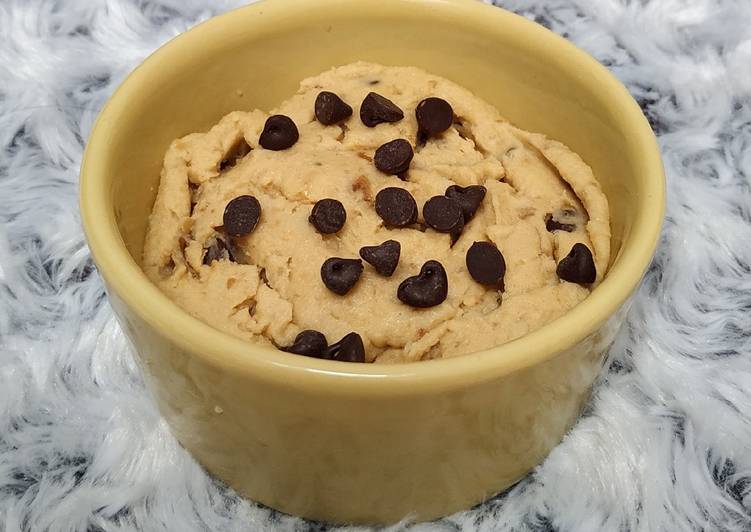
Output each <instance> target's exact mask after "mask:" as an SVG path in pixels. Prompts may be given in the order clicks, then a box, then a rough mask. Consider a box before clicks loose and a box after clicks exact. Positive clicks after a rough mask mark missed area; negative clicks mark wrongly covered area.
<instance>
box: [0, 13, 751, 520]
mask: <svg viewBox="0 0 751 532" xmlns="http://www.w3.org/2000/svg"><path fill="white" fill-rule="evenodd" d="M240 3H241V2H239V1H233V0H222V1H213V0H67V1H63V0H58V1H54V0H3V1H2V2H1V3H0V147H1V148H0V149H1V150H2V151H0V528H3V529H4V530H7V531H9V532H11V531H16V530H29V531H35V532H36V531H47V530H50V531H91V532H94V531H101V530H105V531H110V530H112V531H129V530H146V531H158V530H177V531H193V530H323V529H325V528H326V527H325V526H323V525H312V524H308V523H305V522H304V521H302V520H299V519H297V518H293V517H289V516H285V515H281V514H279V513H277V512H274V511H271V510H268V509H265V508H261V507H259V506H257V505H255V504H253V503H251V502H248V501H246V500H243V499H241V498H239V497H237V496H236V495H235V494H234V493H233V492H232V491H231V490H229V489H228V488H227V487H225V486H223V485H222V484H221V483H219V482H217V481H215V480H212V479H211V478H209V477H208V476H207V475H206V474H205V473H204V472H203V471H202V470H201V468H199V467H198V466H197V465H196V464H195V463H194V462H193V461H192V459H191V458H190V457H189V456H188V455H187V454H186V452H184V451H183V450H182V449H181V448H180V447H179V446H178V445H177V444H176V442H175V440H174V439H173V438H172V437H171V436H170V435H169V433H168V431H167V430H166V428H165V426H164V425H163V423H162V422H161V421H160V418H159V416H158V414H157V412H156V410H155V408H154V406H153V404H152V402H151V401H150V399H149V397H148V395H147V394H146V393H145V391H144V388H143V384H142V382H141V379H140V377H139V374H138V372H137V370H136V367H135V365H134V362H133V360H132V358H131V355H130V353H129V352H128V350H127V348H126V343H125V340H124V338H123V336H122V334H121V332H120V330H119V328H118V327H117V325H116V323H115V321H114V320H113V318H112V314H111V311H110V309H109V307H108V305H107V303H106V301H105V298H104V294H103V290H102V284H101V282H100V279H99V278H98V276H97V274H96V272H95V270H94V268H93V266H92V263H91V260H90V257H89V254H88V251H87V248H86V245H85V244H84V240H83V236H82V232H81V228H80V221H79V215H78V212H77V177H78V168H79V165H80V161H81V154H82V150H83V148H84V143H85V139H86V138H87V136H88V134H89V131H90V129H91V126H92V123H93V121H94V119H95V117H96V115H97V112H98V110H99V109H100V107H101V106H102V104H103V103H104V101H105V99H106V98H107V96H108V95H109V94H110V93H111V92H112V91H113V90H114V88H115V87H116V86H117V85H118V83H120V81H122V79H123V78H124V77H125V76H126V75H127V73H128V72H129V70H130V69H132V68H133V67H134V66H135V65H136V64H137V63H138V62H139V61H141V60H142V59H143V58H144V57H145V56H146V55H147V54H149V53H150V52H151V51H152V50H154V49H155V48H157V47H158V46H159V45H160V44H162V43H163V42H165V41H166V40H168V39H170V38H171V37H173V36H175V35H176V34H178V33H179V32H182V31H184V30H186V29H187V28H189V27H190V26H192V25H194V24H196V23H197V22H200V21H202V20H204V19H206V18H208V17H210V16H212V15H214V14H216V13H218V12H221V11H223V10H226V9H229V8H231V7H235V6H236V5H239V4H240ZM498 3H499V4H501V5H503V6H504V7H506V8H509V9H512V10H514V11H517V12H520V13H523V14H524V15H525V16H528V17H530V18H533V19H535V20H537V21H538V22H540V23H542V24H544V25H546V26H548V27H550V28H552V29H553V30H554V31H556V32H558V33H560V34H563V35H564V36H566V37H567V38H569V39H571V40H572V41H573V42H575V43H576V44H578V45H579V46H580V47H582V48H584V49H585V50H587V51H589V52H590V53H592V54H593V55H594V56H596V57H597V58H598V59H599V60H600V61H601V62H603V63H604V64H605V65H607V66H608V67H609V68H610V69H611V70H612V71H613V72H614V73H615V74H616V75H617V76H618V77H619V78H620V79H621V80H623V82H624V83H625V84H626V85H627V86H628V87H629V88H630V90H631V92H632V93H633V95H634V96H635V97H636V98H637V99H638V101H639V102H640V103H641V105H642V106H643V108H644V110H645V113H646V114H647V116H648V117H649V119H650V121H651V123H652V125H653V127H654V129H655V131H656V132H657V134H658V135H659V139H660V143H661V146H662V150H663V154H664V160H665V164H666V167H667V174H668V181H669V185H668V187H669V196H668V197H669V200H668V218H667V222H666V224H665V228H664V232H663V238H662V242H661V246H660V249H659V251H658V254H657V257H656V259H655V261H654V265H653V267H652V268H651V269H650V271H649V274H648V275H647V278H646V280H645V283H644V285H643V287H642V288H641V290H640V292H639V295H638V297H637V299H636V302H635V304H634V307H633V310H632V312H631V314H630V316H629V321H628V325H627V326H626V327H625V328H624V330H623V331H622V333H621V334H620V336H619V337H618V340H617V342H616V344H615V346H614V347H613V349H612V351H611V355H610V359H609V363H608V365H607V371H605V372H604V373H603V375H602V376H601V378H600V380H599V382H598V384H597V387H596V390H595V394H594V396H593V399H592V400H591V402H590V404H589V407H588V409H587V412H586V415H585V416H584V417H583V418H582V419H581V420H580V421H579V423H578V424H577V425H576V427H575V428H574V429H573V430H572V431H571V433H570V434H569V435H568V436H567V437H566V439H565V440H564V442H563V443H562V444H561V445H560V446H559V447H557V448H556V449H555V450H554V452H553V453H552V455H551V456H550V457H549V458H548V460H547V461H546V462H545V463H544V464H542V465H541V466H540V467H538V468H537V469H536V470H535V471H534V472H533V473H532V474H530V475H529V476H528V477H527V478H526V479H525V480H523V481H522V482H521V483H519V484H518V485H517V486H515V487H514V488H512V489H510V490H509V491H508V492H507V493H505V494H503V495H501V496H499V497H497V498H495V499H493V500H491V501H489V502H487V503H485V504H483V505H481V506H479V507H477V508H475V509H472V510H469V511H467V512H465V513H460V514H457V515H454V516H451V517H449V518H447V519H444V520H441V521H439V522H436V523H429V524H418V525H414V526H413V527H412V528H411V529H412V530H438V531H454V530H483V531H490V530H519V531H522V530H527V531H540V532H542V531H585V532H586V531H590V530H593V531H594V530H605V531H611V530H612V531H629V530H644V531H682V530H712V531H719V530H751V335H750V333H749V331H751V189H750V185H751V181H750V179H751V177H750V176H751V99H750V98H751V2H750V1H748V0H651V1H650V0H506V1H501V2H498ZM411 526H412V525H410V524H401V525H398V526H395V527H394V528H393V530H401V529H403V528H409V527H411Z"/></svg>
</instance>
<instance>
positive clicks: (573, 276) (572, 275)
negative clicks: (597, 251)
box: [555, 243, 597, 284]
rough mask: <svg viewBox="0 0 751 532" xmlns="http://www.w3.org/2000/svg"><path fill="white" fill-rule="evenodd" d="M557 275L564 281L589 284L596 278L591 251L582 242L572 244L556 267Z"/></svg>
mask: <svg viewBox="0 0 751 532" xmlns="http://www.w3.org/2000/svg"><path fill="white" fill-rule="evenodd" d="M555 271H556V273H557V274H558V277H560V278H561V279H563V280H564V281H568V282H570V283H577V284H591V283H594V282H595V279H597V270H596V269H595V261H594V259H593V258H592V252H591V251H590V250H589V248H588V247H587V246H585V245H584V244H582V243H576V244H574V247H572V248H571V251H570V252H569V254H568V255H566V256H565V257H564V258H563V259H561V262H559V263H558V267H557V268H556V270H555Z"/></svg>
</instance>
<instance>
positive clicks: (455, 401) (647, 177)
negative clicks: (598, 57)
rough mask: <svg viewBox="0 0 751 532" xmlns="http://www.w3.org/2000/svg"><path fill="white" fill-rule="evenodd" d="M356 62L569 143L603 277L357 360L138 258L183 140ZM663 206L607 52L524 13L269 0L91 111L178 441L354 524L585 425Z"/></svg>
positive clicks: (479, 489) (437, 3)
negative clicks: (265, 327) (266, 333)
mask: <svg viewBox="0 0 751 532" xmlns="http://www.w3.org/2000/svg"><path fill="white" fill-rule="evenodd" d="M358 59H362V60H367V61H375V62H379V63H385V64H393V65H414V66H418V67H422V68H424V69H426V70H428V71H430V72H433V73H435V74H439V75H441V76H445V77H447V78H449V79H451V80H454V81H456V82H457V83H459V84H461V85H464V86H465V87H468V88H469V89H471V90H472V91H474V92H475V93H476V94H477V95H478V96H480V97H482V98H484V99H485V100H487V101H489V102H490V103H492V104H493V105H495V106H497V107H498V109H500V111H501V113H502V114H503V115H505V116H506V117H507V118H508V119H510V120H511V121H512V122H514V123H516V124H518V125H519V126H521V127H523V128H526V129H529V130H532V131H539V132H543V133H546V134H548V135H550V136H551V137H553V138H555V139H559V140H561V141H563V142H565V143H566V144H568V145H569V146H570V147H571V148H572V149H573V150H574V151H576V152H578V153H579V154H581V155H582V157H583V158H584V159H585V160H586V161H587V162H588V163H589V164H590V165H591V166H592V167H593V169H594V171H595V173H596V175H597V176H598V178H599V180H600V182H601V183H602V186H603V188H604V190H605V192H606V194H607V196H608V199H609V200H610V206H611V212H612V230H613V240H612V245H613V259H612V263H611V267H610V272H609V273H608V275H607V277H606V279H605V280H604V281H603V282H602V284H601V285H600V286H598V287H597V288H596V289H595V290H594V291H593V293H592V294H591V295H590V297H589V298H588V299H587V300H585V301H584V302H583V303H581V304H580V305H579V306H577V307H576V308H574V309H573V310H572V311H570V312H569V313H568V314H566V315H565V316H564V317H562V318H561V319H559V320H557V321H555V322H554V323H551V324H550V325H547V326H546V327H543V328H542V329H540V330H538V331H536V332H534V333H532V334H529V335H527V336H525V337H523V338H520V339H518V340H515V341H513V342H510V343H508V344H506V345H503V346H500V347H497V348H494V349H490V350H488V351H484V352H481V353H476V354H472V355H467V356H462V357H457V358H452V359H447V360H434V361H426V362H418V363H411V364H405V365H394V366H383V365H372V364H348V363H341V362H333V361H326V360H317V359H312V358H307V357H300V356H295V355H291V354H287V353H282V352H280V351H274V350H271V349H267V348H263V347H257V346H254V345H251V344H248V343H245V342H243V341H242V340H239V339H236V338H233V337H230V336H228V335H226V334H223V333H221V332H219V331H217V330H215V329H213V328H211V327H210V326H208V325H206V324H204V323H202V322H200V321H198V320H196V319H194V318H193V317H191V316H190V315H188V314H187V313H185V312H183V311H182V310H180V309H179V308H178V307H177V306H176V305H175V304H173V303H172V302H171V301H170V300H169V299H167V297H166V296H165V295H164V294H162V293H161V292H160V291H159V290H158V289H157V288H156V287H155V286H154V285H152V284H151V283H150V282H149V280H148V279H147V278H146V276H145V275H144V273H143V272H142V271H141V269H140V268H139V265H138V264H139V260H140V257H141V248H142V245H143V239H144V233H145V229H146V223H147V217H148V214H149V212H150V210H151V207H152V203H153V201H154V196H155V193H156V189H157V183H158V180H159V171H160V167H161V163H162V156H163V154H164V152H165V150H166V148H167V146H168V144H169V142H170V141H171V140H172V139H174V138H176V137H179V136H181V135H185V134H186V133H190V132H193V131H201V130H205V129H207V128H208V127H209V126H211V125H212V124H213V123H215V122H216V121H217V120H218V119H219V118H220V117H221V116H222V115H223V114H225V113H227V112H229V111H232V110H236V109H246V110H248V109H253V108H255V107H259V108H262V109H269V108H271V107H273V106H274V105H276V104H278V103H280V102H281V101H282V100H284V99H285V98H286V97H288V96H289V95H291V94H292V93H294V91H295V90H296V88H297V84H298V82H299V81H300V80H301V79H303V78H305V77H307V76H310V75H312V74H316V73H318V72H321V71H323V70H326V69H328V68H329V67H331V66H333V65H341V64H345V63H348V62H351V61H355V60H358ZM663 208H664V176H663V170H662V165H661V161H660V155H659V151H658V147H657V144H656V142H655V138H654V136H653V134H652V131H651V130H650V128H649V125H648V124H647V122H646V120H645V119H644V117H643V116H642V113H641V112H640V110H639V107H638V106H637V105H636V103H635V102H634V100H633V99H632V98H631V96H630V95H629V94H628V92H627V91H626V89H625V88H624V87H623V86H622V85H621V84H620V83H618V81H616V79H615V78H614V77H613V76H612V75H611V74H610V73H608V71H607V70H606V69H605V68H603V67H602V66H600V65H599V64H598V63H597V62H596V61H595V60H594V59H592V58H591V57H589V56H588V55H586V54H585V53H583V52H581V51H579V50H578V49H577V48H575V47H574V46H573V45H571V44H569V43H568V42H566V41H565V40H564V39H562V38H560V37H557V36H556V35H554V34H553V33H551V32H549V31H547V30H545V29H543V28H542V27H540V26H538V25H536V24H534V23H532V22H529V21H528V20H525V19H523V18H521V17H518V16H516V15H513V14H510V13H508V12H505V11H503V10H501V9H498V8H494V7H491V6H487V5H483V4H481V3H479V2H474V1H467V0H326V1H322V2H318V1H312V0H268V1H265V2H261V3H257V4H254V5H251V6H249V7H246V8H243V9H239V10H237V11H233V12H231V13H229V14H226V15H223V16H220V17H217V18H214V19H212V20H209V21H208V22H206V23H204V24H201V25H200V26H198V27H196V28H194V29H192V30H190V31H188V32H187V33H185V34H183V35H180V36H179V37H177V38H176V39H174V40H173V41H171V42H169V43H168V44H167V45H165V46H164V47H163V48H161V49H160V50H158V51H157V52H156V53H155V54H154V55H152V56H151V57H149V58H148V59H147V60H146V61H145V62H144V63H143V64H142V65H141V66H139V67H138V68H137V69H136V70H135V71H134V72H133V73H132V74H131V75H130V77H128V79H127V80H126V81H125V82H124V83H123V84H122V86H121V87H120V88H119V89H118V91H117V92H116V93H115V94H114V96H113V97H112V98H111V100H110V101H109V103H108V104H107V106H106V107H105V108H104V110H103V111H102V113H101V115H100V117H99V120H98V121H97V123H96V126H95V128H94V131H93V133H92V134H91V138H90V139H89V143H88V147H87V149H86V154H85V157H84V163H83V167H82V170H81V211H82V215H83V223H84V228H85V231H86V235H87V237H88V241H89V245H90V248H91V252H92V254H93V256H94V259H95V261H96V264H97V266H98V267H99V272H100V274H101V275H102V277H103V278H104V281H105V283H106V286H107V289H108V293H109V298H110V302H111V304H112V307H113V309H114V311H115V313H116V314H117V316H118V318H119V320H120V323H121V324H122V326H123V329H124V330H125V332H126V334H127V336H128V337H129V338H130V339H131V341H132V342H133V345H134V346H135V350H136V352H137V354H138V359H139V360H140V363H141V367H142V369H143V373H144V375H145V377H146V380H147V382H148V383H149V385H150V388H151V390H152V391H153V393H154V395H155V397H156V400H157V402H158V404H159V408H160V411H161V412H162V414H163V415H164V417H165V419H166V420H167V422H168V423H169V425H170V427H171V428H172V431H173V432H174V434H175V436H176V437H177V438H178V439H179V441H180V442H181V443H182V444H183V445H184V446H185V447H186V448H187V449H188V450H189V451H190V452H191V453H192V454H193V456H195V457H196V459H197V460H198V461H199V462H200V463H201V464H203V465H204V466H205V467H206V468H207V469H208V470H209V471H210V472H211V473H213V474H215V475H216V476H218V477H219V478H221V479H223V480H225V481H226V482H227V483H229V485H231V486H232V487H234V488H235V489H237V490H238V491H239V492H240V493H242V494H244V495H246V496H248V497H250V498H251V499H254V500H256V501H259V502H262V503H264V504H267V505H269V506H272V507H274V508H278V509H280V510H282V511H285V512H289V513H292V514H296V515H300V516H304V517H308V518H313V519H321V520H327V521H337V522H372V523H375V522H379V523H383V522H392V521H395V520H398V519H400V518H402V517H404V516H406V515H408V514H411V515H413V516H414V517H416V518H418V519H428V518H432V517H436V516H440V515H444V514H448V513H451V512H454V511H456V510H460V509H462V508H467V507H469V506H470V505H472V504H474V503H477V502H480V501H481V500H483V499H485V498H487V497H489V496H491V495H493V494H494V493H497V492H498V491H499V490H502V489H503V488H505V487H507V486H509V485H510V484H511V483H513V482H515V481H516V480H518V479H519V478H520V477H522V476H523V475H524V474H525V473H527V472H528V471H529V470H530V468H532V467H534V466H535V465H536V464H538V463H539V462H540V461H541V460H542V459H543V458H545V456H546V455H547V454H548V452H549V451H550V449H551V448H552V447H553V446H555V445H556V444H557V443H558V442H559V441H560V439H561V437H562V436H563V434H564V433H565V432H566V430H568V428H569V427H570V426H571V425H572V423H573V422H574V420H575V419H576V417H577V415H578V414H579V412H580V409H581V407H582V403H583V402H584V400H585V399H586V398H587V396H588V393H589V389H590V386H591V384H592V381H593V379H594V378H595V376H596V375H597V373H598V371H599V370H600V368H601V365H602V360H603V355H604V353H605V351H606V349H607V347H608V346H609V345H610V343H611V342H612V340H613V336H614V334H615V332H616V331H617V329H618V327H619V326H620V324H621V323H622V321H623V318H624V314H625V310H626V308H627V306H628V300H629V296H630V295H631V294H632V293H633V291H634V289H635V288H636V287H637V285H638V284H639V281H640V279H641V277H642V275H643V273H644V271H645V269H646V268H647V265H648V264H649V262H650V259H651V257H652V254H653V252H654V249H655V246H656V243H657V240H658V235H659V232H660V226H661V222H662V218H663Z"/></svg>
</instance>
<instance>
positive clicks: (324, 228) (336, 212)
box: [308, 198, 347, 235]
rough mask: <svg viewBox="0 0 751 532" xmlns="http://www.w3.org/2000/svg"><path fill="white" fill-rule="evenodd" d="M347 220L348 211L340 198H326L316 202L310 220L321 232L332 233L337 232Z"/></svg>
mask: <svg viewBox="0 0 751 532" xmlns="http://www.w3.org/2000/svg"><path fill="white" fill-rule="evenodd" d="M346 220H347V211H345V210H344V205H342V203H341V202H340V201H338V200H335V199H331V198H326V199H322V200H319V201H317V202H316V204H315V205H313V210H312V211H311V212H310V216H309V217H308V221H309V222H310V223H312V224H313V227H315V228H316V229H317V230H318V232H319V233H323V234H324V235H330V234H332V233H336V232H337V231H339V230H340V229H341V228H342V227H344V222H345V221H346Z"/></svg>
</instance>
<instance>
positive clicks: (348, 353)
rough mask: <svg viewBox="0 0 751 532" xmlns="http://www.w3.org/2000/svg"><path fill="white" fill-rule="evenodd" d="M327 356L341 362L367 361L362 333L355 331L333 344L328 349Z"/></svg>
mask: <svg viewBox="0 0 751 532" xmlns="http://www.w3.org/2000/svg"><path fill="white" fill-rule="evenodd" d="M326 358H328V359H331V360H339V361H341V362H365V346H364V345H363V343H362V338H360V335H359V334H357V333H354V332H351V333H349V334H348V335H346V336H345V337H344V338H342V339H341V340H339V341H338V342H336V343H335V344H331V345H330V346H329V348H328V349H327V350H326Z"/></svg>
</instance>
